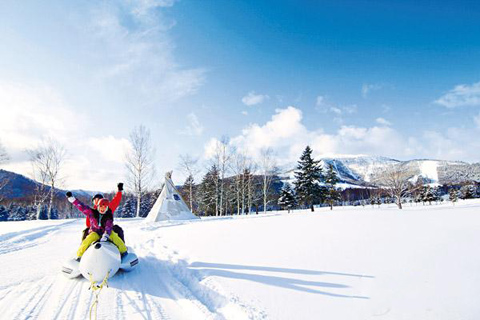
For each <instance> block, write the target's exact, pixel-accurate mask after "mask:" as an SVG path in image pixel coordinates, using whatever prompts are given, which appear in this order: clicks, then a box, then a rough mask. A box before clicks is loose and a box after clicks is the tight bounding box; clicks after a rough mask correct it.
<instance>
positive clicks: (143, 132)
mask: <svg viewBox="0 0 480 320" xmlns="http://www.w3.org/2000/svg"><path fill="white" fill-rule="evenodd" d="M129 140H130V143H131V146H132V148H131V149H130V150H129V151H127V152H126V154H125V167H126V169H127V184H128V185H129V187H130V188H131V189H132V190H133V192H134V194H135V196H136V198H137V210H136V211H137V212H136V216H137V217H139V216H140V205H141V201H142V196H143V195H144V194H145V193H146V192H147V190H148V188H149V187H150V185H151V184H152V182H153V180H154V177H155V165H154V162H153V157H154V154H155V150H154V148H153V146H152V144H151V139H150V130H148V129H147V128H146V127H145V126H143V125H140V126H138V127H135V128H134V129H133V130H132V132H131V133H130V137H129Z"/></svg>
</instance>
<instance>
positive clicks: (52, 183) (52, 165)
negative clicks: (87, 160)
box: [27, 139, 66, 219]
mask: <svg viewBox="0 0 480 320" xmlns="http://www.w3.org/2000/svg"><path fill="white" fill-rule="evenodd" d="M27 153H28V154H29V156H30V162H31V164H32V168H33V178H34V179H39V180H37V181H38V182H39V183H40V184H38V185H37V194H36V196H35V202H36V203H35V205H36V206H37V219H39V218H40V212H41V206H42V205H43V204H44V202H45V201H46V200H47V197H48V198H49V203H48V209H47V217H48V218H51V214H52V207H53V198H54V196H55V187H56V186H57V184H58V182H59V181H60V170H61V168H62V165H63V163H64V161H65V156H66V150H65V148H64V147H63V146H62V145H61V144H59V143H58V142H57V141H55V140H53V139H46V140H44V141H42V142H41V143H40V145H39V146H38V147H37V148H36V149H32V150H27ZM45 185H48V186H49V187H50V190H48V191H47V190H46V188H45Z"/></svg>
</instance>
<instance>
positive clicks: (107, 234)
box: [66, 191, 127, 261]
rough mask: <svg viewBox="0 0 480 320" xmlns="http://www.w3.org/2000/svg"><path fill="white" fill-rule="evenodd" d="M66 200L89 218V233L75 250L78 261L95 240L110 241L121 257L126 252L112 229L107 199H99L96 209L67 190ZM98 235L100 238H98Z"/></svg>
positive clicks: (111, 213) (111, 216)
mask: <svg viewBox="0 0 480 320" xmlns="http://www.w3.org/2000/svg"><path fill="white" fill-rule="evenodd" d="M66 196H67V199H68V201H69V202H70V203H71V204H73V205H74V206H75V207H77V209H78V210H80V211H81V212H82V213H83V214H84V215H86V216H87V218H88V219H89V220H90V234H89V235H88V236H87V237H86V238H85V240H83V241H82V244H81V245H80V248H78V251H77V260H79V261H80V258H81V257H82V255H83V254H84V253H85V251H87V249H88V247H89V246H90V245H91V244H92V243H94V242H95V241H98V240H100V241H108V240H110V241H112V242H113V243H114V244H115V245H116V246H117V248H118V250H119V251H120V254H121V255H122V257H123V256H124V255H126V254H127V247H126V246H125V243H124V242H123V241H122V239H121V238H120V237H119V236H118V234H117V233H116V232H115V231H113V230H112V229H113V212H112V210H111V209H110V208H109V207H108V205H109V201H108V200H107V199H100V201H99V202H98V205H97V209H92V208H90V207H88V206H86V205H84V204H83V203H82V202H80V200H78V199H76V198H75V197H74V196H73V194H72V193H71V192H70V191H68V192H67V193H66ZM100 235H102V236H101V238H100Z"/></svg>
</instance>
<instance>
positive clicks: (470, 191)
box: [460, 184, 477, 200]
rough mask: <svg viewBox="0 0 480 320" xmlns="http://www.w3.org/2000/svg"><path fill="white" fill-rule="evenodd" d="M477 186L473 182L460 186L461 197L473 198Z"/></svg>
mask: <svg viewBox="0 0 480 320" xmlns="http://www.w3.org/2000/svg"><path fill="white" fill-rule="evenodd" d="M476 191H477V190H476V187H475V186H474V185H471V184H467V185H464V186H462V187H461V188H460V199H463V200H465V199H472V198H474V197H475V194H476Z"/></svg>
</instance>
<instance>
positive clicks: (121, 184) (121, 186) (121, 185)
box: [117, 182, 123, 191]
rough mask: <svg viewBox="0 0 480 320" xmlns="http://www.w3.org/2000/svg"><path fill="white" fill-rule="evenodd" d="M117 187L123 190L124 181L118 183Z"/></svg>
mask: <svg viewBox="0 0 480 320" xmlns="http://www.w3.org/2000/svg"><path fill="white" fill-rule="evenodd" d="M117 187H118V191H123V182H120V183H119V184H117Z"/></svg>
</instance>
